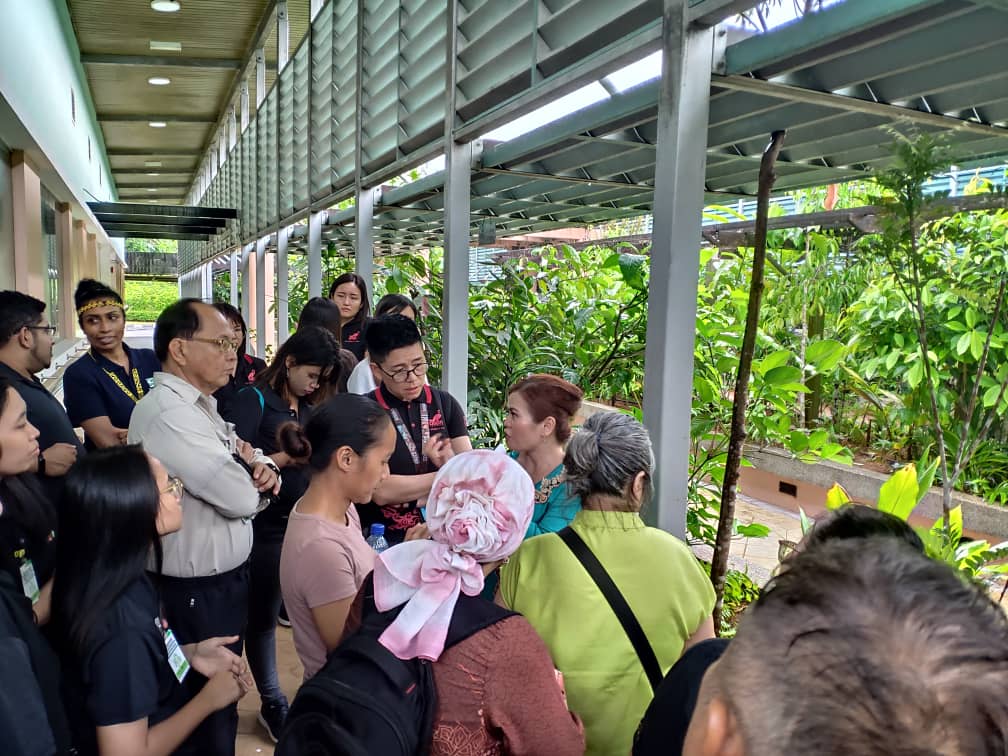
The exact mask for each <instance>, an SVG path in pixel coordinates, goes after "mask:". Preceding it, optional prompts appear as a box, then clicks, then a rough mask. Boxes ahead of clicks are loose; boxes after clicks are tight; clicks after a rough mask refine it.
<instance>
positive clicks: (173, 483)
mask: <svg viewBox="0 0 1008 756" xmlns="http://www.w3.org/2000/svg"><path fill="white" fill-rule="evenodd" d="M184 490H185V486H183V485H182V481H181V480H180V479H179V478H168V488H166V489H164V490H163V491H162V492H161V493H166V494H171V495H172V496H174V497H175V498H176V499H181V498H182V492H183V491H184Z"/></svg>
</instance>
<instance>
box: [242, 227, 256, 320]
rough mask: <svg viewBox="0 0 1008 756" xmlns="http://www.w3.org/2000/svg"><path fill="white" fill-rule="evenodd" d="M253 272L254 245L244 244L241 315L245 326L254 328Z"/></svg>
mask: <svg viewBox="0 0 1008 756" xmlns="http://www.w3.org/2000/svg"><path fill="white" fill-rule="evenodd" d="M254 270H255V244H246V245H245V246H244V247H242V251H241V314H242V318H244V319H245V325H247V326H248V327H249V328H253V327H254V326H255V321H254V320H253V319H252V316H253V315H254V314H255V302H254V301H253V300H254V298H255V280H254V278H253V276H252V273H253V271H254Z"/></svg>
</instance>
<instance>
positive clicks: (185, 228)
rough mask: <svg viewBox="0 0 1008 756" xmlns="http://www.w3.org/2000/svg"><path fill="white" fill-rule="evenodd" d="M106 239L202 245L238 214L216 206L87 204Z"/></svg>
mask: <svg viewBox="0 0 1008 756" xmlns="http://www.w3.org/2000/svg"><path fill="white" fill-rule="evenodd" d="M88 207H90V208H91V212H93V213H94V215H95V218H97V219H98V222H99V223H101V225H102V228H104V229H105V232H106V233H107V234H108V235H109V236H118V237H122V238H124V239H178V240H180V241H198V242H206V241H209V240H210V237H212V236H216V235H217V234H219V233H221V232H222V231H224V230H225V228H226V226H227V222H228V221H229V220H233V219H235V218H237V217H238V211H237V210H232V209H230V208H219V207H216V208H215V207H186V206H181V205H140V204H136V203H126V202H89V203H88Z"/></svg>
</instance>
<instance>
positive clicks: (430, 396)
mask: <svg viewBox="0 0 1008 756" xmlns="http://www.w3.org/2000/svg"><path fill="white" fill-rule="evenodd" d="M368 397H370V398H371V399H374V400H375V401H376V402H378V404H380V405H381V406H382V407H385V408H386V409H395V410H396V411H397V412H398V413H399V416H400V417H401V418H402V420H403V422H404V423H405V424H406V427H407V430H408V431H409V434H410V437H411V438H412V439H413V443H414V444H415V445H416V450H417V453H418V454H420V455H423V427H422V425H421V422H420V420H421V418H420V405H421V404H425V405H427V420H428V424H429V426H430V437H431V438H434V437H435V436H438V435H443V436H447V437H448V438H460V437H461V436H468V435H469V429H468V426H467V424H466V417H465V411H464V410H463V409H462V406H461V405H460V404H459V403H458V402H457V401H456V400H455V397H453V396H452V395H451V394H449V393H448V392H447V391H442V390H441V389H436V388H433V387H431V386H424V388H423V391H421V392H420V396H419V397H418V398H417V399H414V400H413V401H411V402H404V401H402V400H401V399H398V398H396V397H395V396H393V395H392V392H391V391H388V390H387V389H385V387H384V386H379V387H378V388H377V389H375V390H374V391H372V392H371V393H370V394H368ZM436 469H437V468H435V467H434V465H432V464H431V463H430V461H429V460H424V461H421V463H420V465H419V468H418V466H417V465H416V464H415V463H414V462H413V457H412V455H411V454H410V450H409V447H408V446H407V445H406V442H405V441H404V440H403V438H402V435H401V434H400V433H399V429H398V428H396V446H395V451H394V452H392V457H391V458H390V459H389V473H390V474H392V475H423V474H425V473H430V472H434V471H435V470H436ZM367 509H370V510H372V511H370V512H368V511H367ZM375 510H377V511H375ZM361 518H362V521H363V520H365V519H367V520H369V522H368V523H367V524H368V525H370V524H372V523H375V522H378V523H382V524H383V525H385V531H386V535H387V536H388V535H389V534H391V537H392V540H393V541H401V540H402V537H403V536H404V535H405V533H406V531H407V530H409V529H410V528H411V527H413V526H414V525H416V524H418V523H419V522H420V521H421V520H422V518H421V515H420V510H419V509H417V506H416V502H415V501H411V502H407V506H406V507H394V506H385V507H369V508H366V509H365V510H364V511H362V512H361Z"/></svg>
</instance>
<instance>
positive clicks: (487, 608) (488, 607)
mask: <svg viewBox="0 0 1008 756" xmlns="http://www.w3.org/2000/svg"><path fill="white" fill-rule="evenodd" d="M360 592H361V593H362V594H363V595H362V599H363V601H362V602H361V618H360V623H361V624H360V627H359V628H358V630H357V633H362V634H364V635H369V636H371V637H373V638H378V637H379V636H380V635H381V634H382V633H383V632H384V631H385V628H387V627H388V626H389V625H391V624H392V623H393V622H394V621H395V618H396V617H398V616H399V612H401V611H402V606H397V607H395V608H394V609H389V610H388V611H387V612H380V611H378V608H377V607H376V606H375V602H374V573H373V572H371V573H368V575H367V577H365V578H364V582H363V583H362V584H361V588H360ZM403 606H405V604H404V605H403ZM515 614H517V612H512V611H511V610H510V609H505V608H504V607H502V606H498V605H497V604H495V603H493V602H492V601H487V600H486V599H483V598H480V597H479V596H467V595H465V594H464V593H461V594H459V597H458V602H457V603H456V604H455V611H454V612H453V613H452V618H451V624H450V625H449V626H448V634H447V636H446V637H445V648H446V649H447V648H451V647H452V646H454V645H455V644H456V643H461V642H462V641H464V640H465V639H466V638H468V637H469V636H471V635H475V634H476V633H478V632H479V631H480V630H483V629H484V628H487V627H490V625H495V624H497V623H498V622H500V621H501V620H504V619H507V618H508V617H511V616H513V615H515ZM355 635H356V633H355ZM351 637H353V636H351ZM348 640H350V639H349V638H348V639H346V640H345V641H344V643H346V642H347V641H348ZM340 645H341V647H342V644H340Z"/></svg>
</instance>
